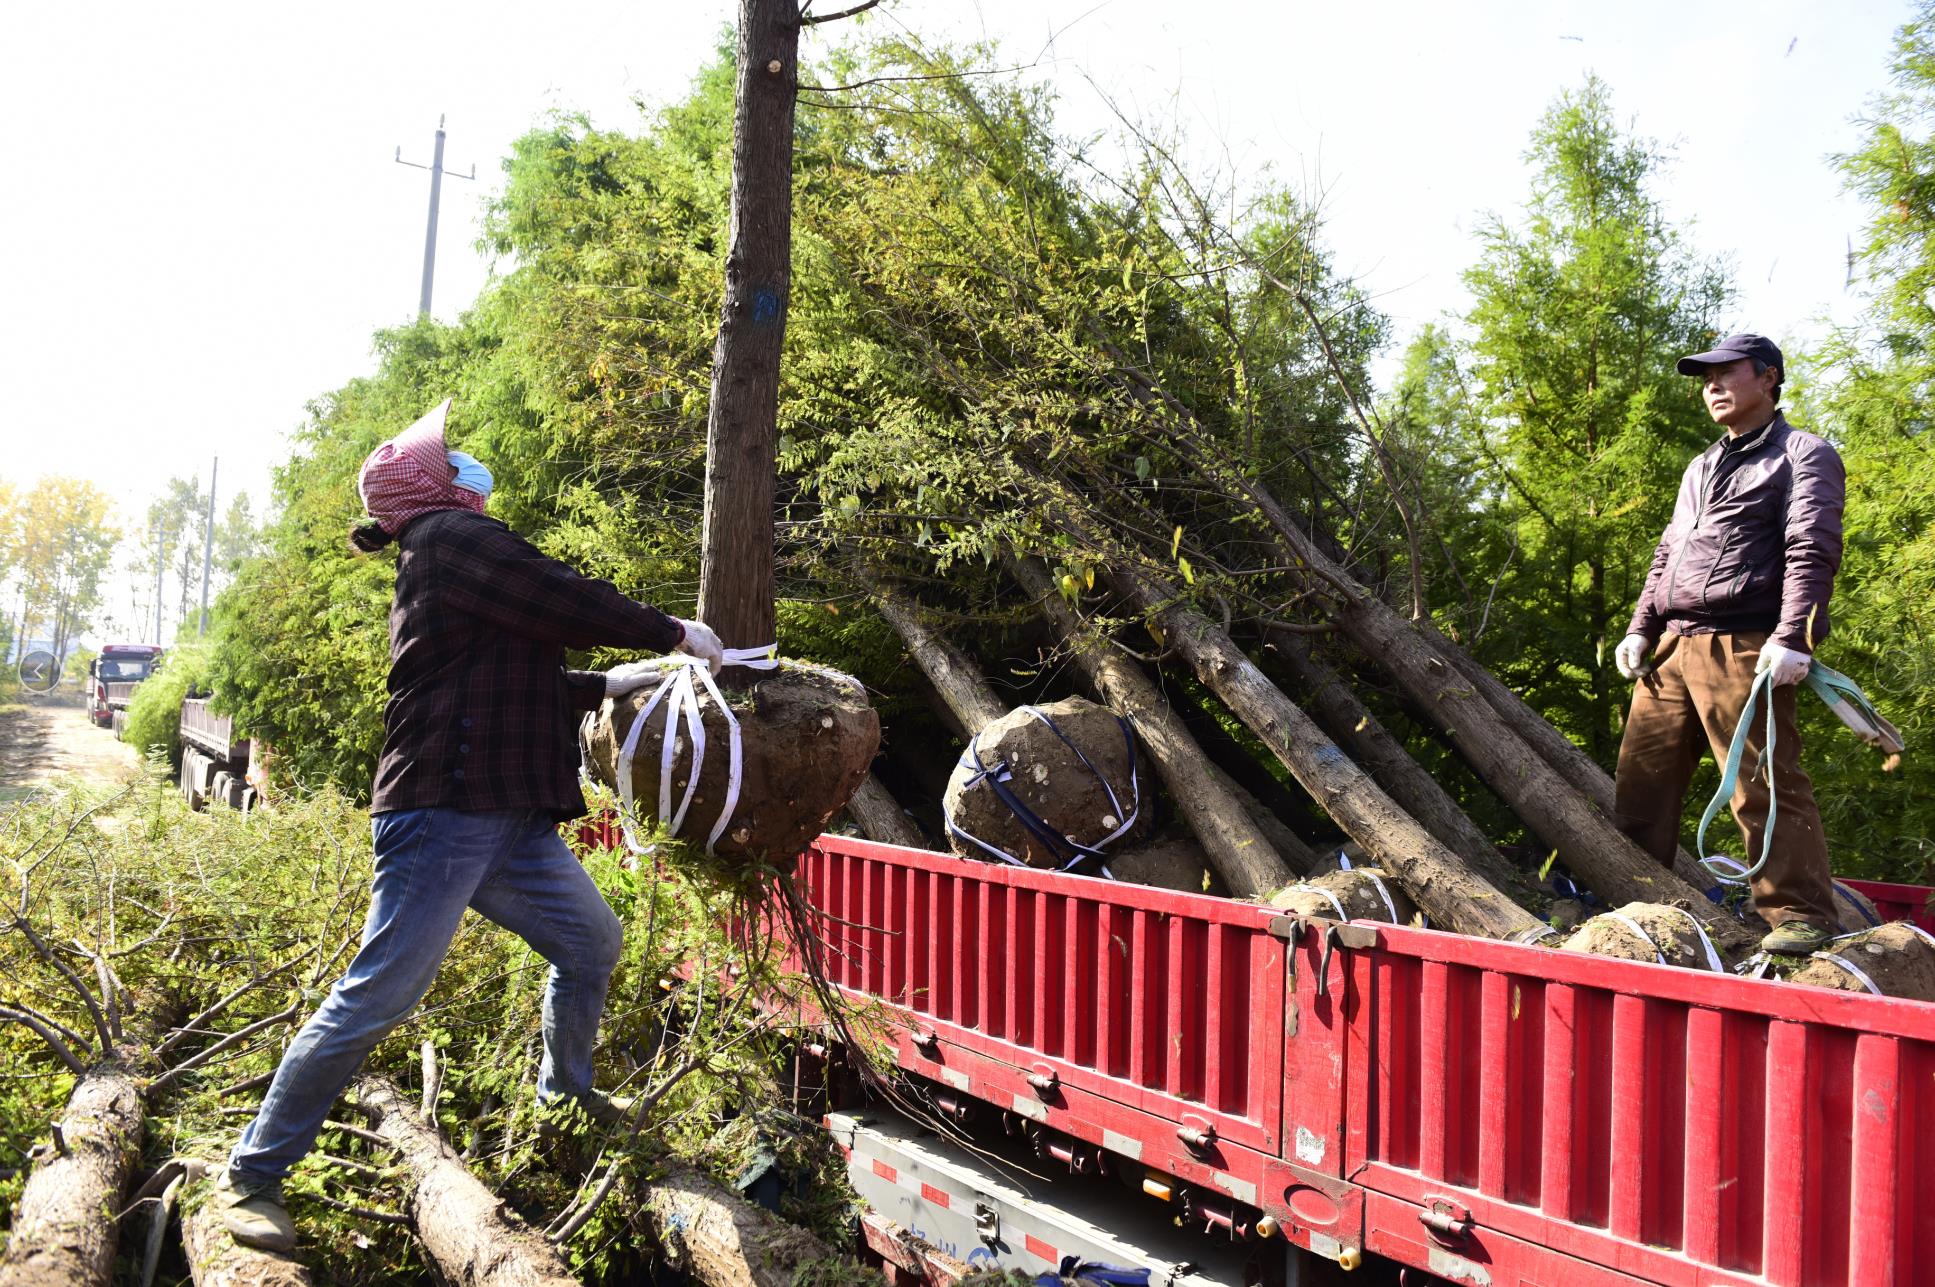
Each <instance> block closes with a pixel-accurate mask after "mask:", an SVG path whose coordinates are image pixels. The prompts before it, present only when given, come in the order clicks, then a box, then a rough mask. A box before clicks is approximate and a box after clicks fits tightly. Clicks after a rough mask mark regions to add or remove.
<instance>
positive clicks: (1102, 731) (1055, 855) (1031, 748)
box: [941, 697, 1150, 876]
mask: <svg viewBox="0 0 1935 1287" xmlns="http://www.w3.org/2000/svg"><path fill="white" fill-rule="evenodd" d="M1142 803H1143V802H1142V786H1141V779H1140V776H1139V774H1138V772H1137V766H1136V747H1135V733H1134V732H1133V730H1132V729H1131V728H1130V727H1129V724H1128V722H1127V721H1126V720H1123V719H1122V718H1120V717H1119V716H1117V715H1116V714H1114V713H1113V712H1112V711H1109V710H1107V709H1105V708H1103V707H1101V706H1098V705H1096V704H1095V703H1094V702H1091V701H1087V700H1084V699H1083V698H1080V697H1070V698H1066V699H1064V700H1062V701H1059V702H1050V703H1048V704H1047V705H1044V706H1019V707H1016V708H1015V709H1014V710H1012V711H1009V712H1008V713H1007V714H1006V715H1003V716H1001V717H1000V718H999V719H996V720H991V721H989V722H988V724H987V726H986V727H984V728H982V729H981V731H980V732H978V733H976V734H975V735H974V736H973V737H972V738H970V739H969V740H968V745H967V750H966V751H964V752H963V753H962V755H961V760H960V763H958V764H956V765H955V766H954V773H953V776H952V777H950V778H949V779H948V783H947V791H946V794H945V795H944V796H943V797H942V801H941V807H942V816H943V818H944V820H945V821H946V824H947V835H948V843H949V845H950V846H951V847H952V848H953V850H954V852H955V853H956V854H958V855H960V856H961V857H963V858H973V859H977V860H979V861H982V862H987V861H989V860H993V861H996V862H1006V863H1012V864H1013V865H1015V866H1018V867H1046V868H1052V869H1058V870H1062V871H1074V872H1079V873H1081V874H1083V875H1090V876H1111V875H1112V874H1113V873H1111V871H1110V870H1109V866H1108V863H1109V859H1110V856H1111V851H1112V848H1113V847H1114V846H1116V845H1117V844H1118V842H1119V843H1122V844H1131V843H1133V842H1134V840H1135V839H1136V838H1138V837H1139V836H1141V835H1142V834H1144V833H1146V832H1147V830H1148V829H1149V821H1150V819H1149V817H1148V811H1145V810H1144V809H1143V807H1142Z"/></svg>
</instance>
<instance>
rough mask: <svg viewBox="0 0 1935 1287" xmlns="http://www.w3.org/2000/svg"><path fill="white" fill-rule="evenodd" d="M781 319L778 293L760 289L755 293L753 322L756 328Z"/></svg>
mask: <svg viewBox="0 0 1935 1287" xmlns="http://www.w3.org/2000/svg"><path fill="white" fill-rule="evenodd" d="M778 317H779V294H778V293H777V292H776V291H771V290H766V289H763V288H762V289H760V290H756V291H754V292H753V309H752V320H753V324H754V325H755V326H764V325H767V324H768V323H770V322H773V321H775V320H777V319H778Z"/></svg>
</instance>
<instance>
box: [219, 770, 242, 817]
mask: <svg viewBox="0 0 1935 1287" xmlns="http://www.w3.org/2000/svg"><path fill="white" fill-rule="evenodd" d="M224 776H225V777H227V778H228V788H227V790H225V791H223V792H222V793H221V797H222V799H223V800H224V801H225V802H226V803H227V804H228V807H229V808H231V809H240V808H241V807H242V797H243V796H245V795H247V794H248V790H249V784H248V783H247V782H246V781H245V780H243V779H242V778H238V777H235V776H234V775H233V774H225V775H224Z"/></svg>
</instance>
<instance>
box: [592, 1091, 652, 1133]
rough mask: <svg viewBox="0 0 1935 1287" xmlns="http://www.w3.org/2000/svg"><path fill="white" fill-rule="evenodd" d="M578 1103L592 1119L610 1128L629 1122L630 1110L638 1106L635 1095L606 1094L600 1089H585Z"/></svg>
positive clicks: (607, 1128) (630, 1117)
mask: <svg viewBox="0 0 1935 1287" xmlns="http://www.w3.org/2000/svg"><path fill="white" fill-rule="evenodd" d="M578 1103H579V1105H580V1106H581V1107H582V1108H583V1109H584V1110H585V1115H586V1116H587V1117H589V1118H591V1120H592V1121H594V1122H596V1123H598V1125H600V1126H602V1127H604V1128H605V1129H606V1130H611V1129H613V1128H615V1127H620V1126H626V1125H629V1124H630V1123H631V1120H632V1110H633V1109H634V1108H636V1107H638V1097H637V1096H636V1095H607V1094H606V1093H605V1092H604V1091H602V1090H592V1091H586V1092H585V1094H584V1095H583V1096H582V1097H580V1098H579V1100H578Z"/></svg>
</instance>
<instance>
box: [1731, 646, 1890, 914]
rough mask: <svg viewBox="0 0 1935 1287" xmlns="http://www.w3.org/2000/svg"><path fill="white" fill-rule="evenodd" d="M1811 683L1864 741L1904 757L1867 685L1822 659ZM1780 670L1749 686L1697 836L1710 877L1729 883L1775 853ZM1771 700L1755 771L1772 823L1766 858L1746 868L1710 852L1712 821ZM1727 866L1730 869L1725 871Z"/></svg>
mask: <svg viewBox="0 0 1935 1287" xmlns="http://www.w3.org/2000/svg"><path fill="white" fill-rule="evenodd" d="M1806 683H1807V686H1808V687H1809V688H1811V689H1813V690H1814V693H1815V695H1816V696H1817V697H1819V698H1820V699H1821V700H1822V701H1823V702H1825V703H1827V707H1828V709H1829V710H1831V711H1833V712H1834V715H1835V717H1836V718H1838V719H1839V720H1840V721H1841V722H1842V723H1843V724H1846V725H1847V726H1848V727H1849V728H1850V729H1852V730H1854V733H1855V735H1856V736H1857V737H1859V738H1860V739H1861V740H1862V741H1864V742H1866V743H1868V745H1870V746H1874V747H1878V748H1880V749H1881V750H1883V751H1886V752H1888V753H1889V754H1891V755H1898V754H1900V753H1901V751H1902V749H1903V743H1902V739H1901V734H1900V733H1899V732H1897V731H1896V730H1895V726H1894V725H1893V724H1890V723H1889V722H1888V721H1887V720H1885V719H1883V718H1882V717H1881V713H1880V712H1879V711H1877V710H1875V708H1874V703H1873V702H1871V701H1869V700H1868V695H1867V694H1866V693H1864V692H1862V691H1861V685H1859V684H1857V683H1855V682H1854V681H1853V680H1852V679H1849V678H1848V677H1847V676H1846V675H1844V674H1842V673H1841V672H1840V671H1838V670H1835V669H1833V668H1832V667H1829V666H1823V665H1822V664H1821V663H1820V662H1818V661H1816V662H1812V663H1810V664H1809V666H1808V668H1807V679H1806ZM1773 694H1774V672H1773V671H1771V670H1764V671H1762V672H1761V673H1760V674H1758V675H1756V676H1754V685H1753V687H1752V688H1750V689H1748V690H1747V704H1746V705H1745V706H1744V707H1742V708H1741V711H1740V722H1739V723H1738V724H1736V725H1735V726H1734V730H1733V742H1732V743H1731V744H1730V745H1729V746H1728V747H1727V762H1726V764H1725V765H1723V766H1722V768H1721V773H1720V786H1719V788H1718V789H1717V790H1715V791H1714V793H1713V799H1711V800H1709V801H1707V809H1706V812H1705V813H1703V814H1701V815H1700V830H1699V833H1698V834H1697V835H1696V836H1695V837H1694V844H1695V846H1696V852H1697V853H1698V854H1699V858H1700V866H1702V867H1704V868H1705V869H1706V871H1707V873H1708V874H1709V875H1712V876H1715V877H1717V878H1719V880H1720V881H1721V882H1722V883H1723V884H1728V885H1743V884H1745V883H1747V882H1748V881H1749V880H1751V879H1753V877H1754V876H1755V875H1756V874H1758V873H1759V871H1760V869H1761V868H1762V867H1765V866H1766V865H1767V856H1768V855H1769V854H1770V853H1772V852H1773V846H1774V819H1775V818H1776V817H1777V816H1778V815H1779V812H1780V795H1779V792H1777V791H1776V790H1775V789H1774V740H1775V739H1774V695H1773ZM1762 697H1765V698H1766V699H1767V740H1766V742H1765V743H1764V744H1763V745H1762V747H1761V750H1760V763H1759V765H1758V766H1756V768H1755V772H1757V773H1760V774H1762V775H1763V776H1765V777H1766V779H1767V822H1766V825H1765V826H1764V827H1762V829H1761V834H1760V857H1759V858H1757V859H1756V860H1755V861H1754V864H1753V866H1751V867H1742V866H1741V865H1740V864H1738V863H1736V862H1734V861H1733V860H1732V859H1731V858H1728V857H1726V856H1725V855H1724V854H1714V855H1711V856H1709V855H1708V854H1707V825H1708V824H1709V823H1711V822H1712V821H1713V819H1714V816H1715V815H1716V814H1718V813H1719V812H1720V806H1721V805H1722V804H1723V803H1725V802H1726V801H1727V800H1728V799H1729V798H1730V797H1731V796H1732V795H1733V792H1734V786H1735V784H1736V783H1738V782H1739V780H1740V762H1741V760H1742V759H1743V758H1744V757H1745V756H1746V752H1747V735H1748V733H1749V731H1750V730H1751V728H1752V727H1753V716H1754V709H1755V706H1756V704H1757V703H1759V701H1760V699H1761V698H1762ZM1723 865H1724V868H1726V869H1723Z"/></svg>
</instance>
